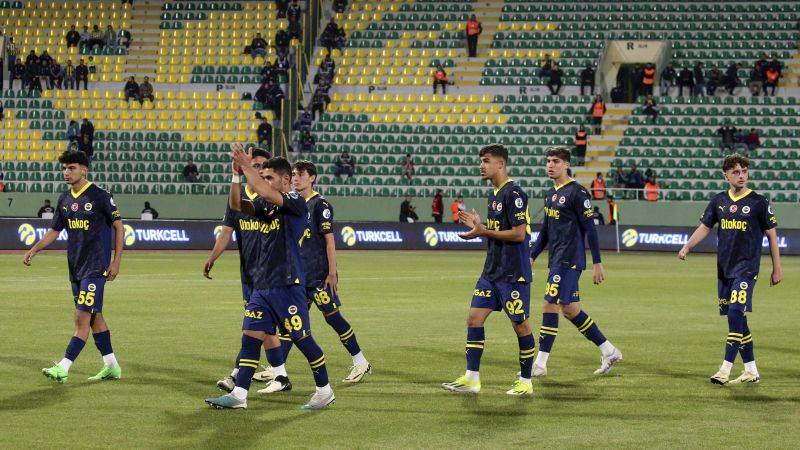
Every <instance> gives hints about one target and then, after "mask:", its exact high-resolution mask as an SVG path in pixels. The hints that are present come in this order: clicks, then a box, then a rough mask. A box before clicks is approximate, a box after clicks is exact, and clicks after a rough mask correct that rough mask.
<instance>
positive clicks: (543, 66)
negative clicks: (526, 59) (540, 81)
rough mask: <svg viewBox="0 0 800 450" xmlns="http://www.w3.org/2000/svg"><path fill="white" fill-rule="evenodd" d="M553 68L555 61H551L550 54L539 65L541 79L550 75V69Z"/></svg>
mask: <svg viewBox="0 0 800 450" xmlns="http://www.w3.org/2000/svg"><path fill="white" fill-rule="evenodd" d="M551 67H553V61H552V60H551V59H550V54H549V53H545V54H544V59H543V60H542V62H540V63H539V73H538V75H539V78H542V77H546V76H548V75H550V68H551Z"/></svg>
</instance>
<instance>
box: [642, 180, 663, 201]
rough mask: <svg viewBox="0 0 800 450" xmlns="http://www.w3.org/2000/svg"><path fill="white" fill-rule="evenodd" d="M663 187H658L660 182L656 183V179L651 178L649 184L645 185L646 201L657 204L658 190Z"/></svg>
mask: <svg viewBox="0 0 800 450" xmlns="http://www.w3.org/2000/svg"><path fill="white" fill-rule="evenodd" d="M660 187H661V186H659V185H658V181H656V177H655V176H653V177H650V178H649V179H648V180H647V183H645V185H644V199H645V200H647V201H648V202H657V201H658V189H659V188H660Z"/></svg>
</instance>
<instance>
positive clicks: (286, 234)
mask: <svg viewBox="0 0 800 450" xmlns="http://www.w3.org/2000/svg"><path fill="white" fill-rule="evenodd" d="M253 207H254V208H255V213H254V215H255V217H256V218H258V219H259V220H261V221H262V222H263V223H262V224H261V228H260V231H261V239H260V245H259V252H258V258H257V260H256V265H255V267H254V268H253V270H252V271H251V276H252V277H253V287H254V288H255V289H269V288H277V287H286V286H291V285H294V284H299V285H301V286H305V274H304V273H303V262H302V259H301V256H300V241H301V240H302V239H303V235H304V234H305V231H306V228H307V227H308V209H306V200H305V199H304V198H303V197H301V196H300V195H299V194H297V193H296V192H288V193H287V192H284V193H283V206H280V207H279V206H276V205H273V204H271V203H269V202H267V201H266V200H264V199H263V198H261V197H259V198H257V199H255V200H254V201H253Z"/></svg>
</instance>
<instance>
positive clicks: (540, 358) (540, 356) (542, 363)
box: [533, 347, 550, 367]
mask: <svg viewBox="0 0 800 450" xmlns="http://www.w3.org/2000/svg"><path fill="white" fill-rule="evenodd" d="M548 358H550V353H548V352H543V351H542V348H541V347H539V353H537V354H536V360H535V361H534V362H533V363H534V364H535V365H537V366H539V367H547V359H548Z"/></svg>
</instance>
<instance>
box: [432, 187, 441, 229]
mask: <svg viewBox="0 0 800 450" xmlns="http://www.w3.org/2000/svg"><path fill="white" fill-rule="evenodd" d="M443 194H444V191H443V190H441V189H439V190H437V191H436V195H435V196H434V197H433V203H432V204H431V216H433V221H434V222H435V223H442V216H444V198H443Z"/></svg>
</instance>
